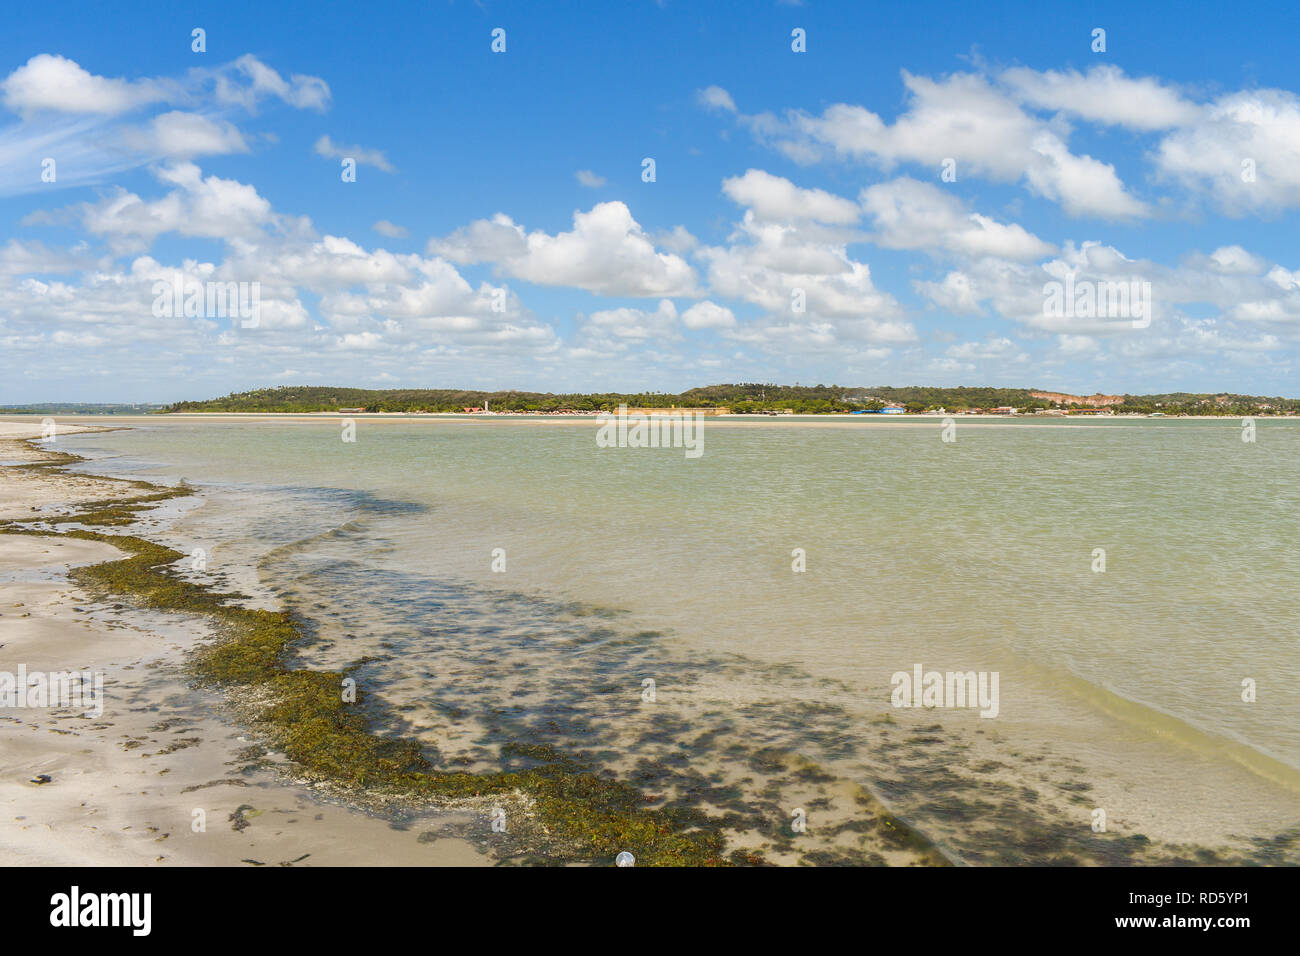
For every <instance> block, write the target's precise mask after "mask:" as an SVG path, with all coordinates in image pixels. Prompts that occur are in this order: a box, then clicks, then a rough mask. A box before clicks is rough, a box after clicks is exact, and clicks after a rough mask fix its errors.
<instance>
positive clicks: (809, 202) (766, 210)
mask: <svg viewBox="0 0 1300 956" xmlns="http://www.w3.org/2000/svg"><path fill="white" fill-rule="evenodd" d="M722 191H723V192H724V193H726V194H727V196H729V197H730V198H731V199H732V200H733V201H735V202H736V203H739V204H740V205H742V206H748V207H749V208H750V209H752V210H754V215H755V217H756V218H758V219H764V220H769V221H772V222H799V221H809V222H824V223H831V224H840V225H844V224H849V223H854V222H857V221H858V219H859V217H860V216H861V215H862V210H861V209H859V208H858V204H857V203H855V202H853V201H852V200H851V199H843V198H841V197H839V196H835V195H832V194H831V193H828V192H826V191H824V190H821V189H804V188H801V187H799V186H796V185H795V184H794V183H792V182H790V180H788V179H782V178H781V177H780V176H773V175H772V174H771V173H767V172H764V171H763V170H761V169H750V170H748V171H746V172H745V174H744V175H743V176H733V177H731V178H730V179H724V180H723V181H722Z"/></svg>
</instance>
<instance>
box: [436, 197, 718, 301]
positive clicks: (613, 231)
mask: <svg viewBox="0 0 1300 956" xmlns="http://www.w3.org/2000/svg"><path fill="white" fill-rule="evenodd" d="M429 251H430V252H434V253H437V254H438V255H442V256H446V257H447V258H448V259H450V260H452V261H453V262H457V263H462V264H469V263H475V262H492V263H494V264H495V265H496V267H497V269H498V270H499V271H500V272H502V273H504V274H505V275H510V276H514V277H515V278H519V279H524V280H526V281H528V282H534V283H537V284H538V285H561V286H574V287H576V288H579V289H586V290H587V291H588V292H595V293H599V294H601V295H616V296H618V295H621V296H693V295H695V294H696V289H695V271H694V270H693V269H692V268H691V267H690V266H689V265H688V264H687V263H686V261H685V260H684V259H682V258H681V257H680V256H677V255H673V254H671V253H662V252H658V251H656V250H655V247H654V244H653V243H652V242H651V241H650V240H649V238H647V237H646V235H645V233H644V232H643V231H642V229H641V226H640V224H638V223H637V221H636V220H635V219H633V218H632V213H631V212H630V211H629V210H628V208H627V206H625V205H624V204H623V203H621V202H603V203H598V204H597V205H595V206H593V207H592V208H591V209H590V210H589V211H587V212H575V213H574V214H573V230H572V231H571V232H562V233H558V234H556V235H551V234H548V233H546V232H542V231H540V230H538V231H535V232H530V233H525V231H524V229H523V227H522V226H519V225H516V224H515V222H514V221H513V220H511V219H510V217H509V216H506V215H504V214H501V213H498V214H497V215H496V216H494V217H493V218H492V219H491V220H485V219H480V220H478V221H476V222H474V223H471V224H470V225H469V226H467V227H465V228H462V229H458V230H457V231H456V232H454V233H452V234H451V235H450V236H447V237H446V238H444V239H433V240H431V241H430V242H429Z"/></svg>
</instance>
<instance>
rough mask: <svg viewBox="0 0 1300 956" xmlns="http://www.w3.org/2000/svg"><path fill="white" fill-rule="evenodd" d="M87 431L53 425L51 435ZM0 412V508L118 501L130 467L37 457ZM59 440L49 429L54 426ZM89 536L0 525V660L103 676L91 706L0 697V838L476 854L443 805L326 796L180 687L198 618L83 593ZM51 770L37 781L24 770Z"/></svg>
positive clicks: (87, 846) (271, 853) (105, 845)
mask: <svg viewBox="0 0 1300 956" xmlns="http://www.w3.org/2000/svg"><path fill="white" fill-rule="evenodd" d="M82 430H85V429H84V428H83V427H80V426H73V425H67V426H60V433H61V434H70V433H75V432H77V431H82ZM37 435H39V430H34V429H33V427H32V426H30V425H26V424H15V423H9V422H0V460H3V461H4V462H6V463H10V464H7V466H6V467H3V468H0V503H2V504H0V518H25V517H31V516H32V512H33V510H36V511H37V512H38V513H39V514H40V515H41V516H47V515H53V514H58V513H68V512H70V511H74V510H75V509H76V508H77V506H78V505H83V504H85V503H86V502H88V501H101V500H114V499H116V500H120V499H123V498H127V497H130V496H132V495H137V494H138V493H139V492H138V490H136V489H133V488H132V487H131V486H130V485H129V484H126V483H123V482H120V481H113V480H109V479H100V478H94V477H88V476H79V475H74V474H65V473H63V472H62V471H58V472H52V471H32V470H26V471H24V470H22V469H19V468H15V467H12V464H11V463H15V462H18V463H26V464H31V463H35V462H39V461H40V460H41V459H42V458H43V457H48V456H49V455H50V452H41V451H39V450H36V449H33V448H32V447H31V446H29V445H27V444H26V443H24V442H23V441H21V439H25V438H31V437H36V436H37ZM55 447H57V442H56V443H55ZM121 556H122V552H121V551H119V550H118V549H116V548H114V547H112V546H110V545H108V544H104V543H101V542H97V541H84V540H76V539H70V538H65V537H59V536H55V535H49V536H44V535H42V536H36V535H13V534H3V535H0V670H6V671H9V672H13V671H14V670H15V669H16V668H17V667H18V666H19V665H25V666H26V668H27V670H28V671H29V672H35V671H42V672H52V671H64V670H81V669H89V670H93V671H97V672H102V673H103V675H104V705H103V713H102V715H100V716H99V717H91V716H84V715H83V714H82V713H79V712H77V711H75V710H71V709H60V708H44V709H28V708H16V709H15V708H5V709H3V710H0V815H2V817H3V819H4V820H5V824H6V825H5V826H3V827H0V852H2V853H3V855H4V858H5V860H6V862H7V863H10V864H39V865H75V864H84V865H160V866H165V865H205V866H210V865H221V866H224V865H234V866H240V865H243V866H260V865H311V864H317V865H350V866H365V865H372V864H385V865H404V864H410V865H457V866H465V865H483V864H486V863H489V862H490V860H489V858H488V857H486V856H485V855H484V854H482V853H481V852H479V851H478V850H477V849H476V847H475V845H474V844H472V843H470V842H467V841H465V840H462V839H458V838H455V837H448V836H446V835H445V834H443V833H442V832H441V829H440V828H444V827H448V826H452V825H455V824H456V823H458V822H464V821H463V820H460V819H458V817H457V816H456V815H455V814H442V815H440V816H438V817H437V818H436V819H434V818H431V817H427V816H425V817H421V816H418V815H416V816H412V817H411V818H410V819H408V820H406V821H405V822H403V823H402V824H401V825H394V824H393V823H391V822H390V821H388V820H386V819H382V818H380V817H379V816H373V815H370V814H367V813H364V812H361V811H359V810H356V809H353V808H349V807H346V806H344V805H341V804H338V803H335V802H331V801H329V800H326V799H322V798H321V796H320V795H318V794H317V793H314V792H313V791H311V790H309V789H308V788H306V787H305V786H297V785H294V784H293V782H292V779H291V778H287V777H286V775H285V774H284V773H283V772H282V771H281V770H279V769H276V768H274V767H272V766H269V765H268V764H269V763H271V762H273V758H272V756H271V755H266V754H263V753H260V748H259V747H258V746H257V745H256V744H255V743H254V742H253V741H251V740H250V739H249V738H247V737H246V736H244V734H243V733H242V732H241V730H240V729H239V728H237V727H236V726H234V725H233V724H231V723H230V722H229V720H228V719H227V718H225V717H224V716H223V715H221V714H220V713H218V709H219V708H218V707H217V704H218V701H217V700H216V698H215V697H213V696H212V695H205V694H203V693H200V692H198V691H195V690H193V689H192V688H191V687H189V686H188V682H187V678H186V676H185V673H184V670H183V662H184V658H185V655H186V653H187V652H188V651H189V650H191V649H192V648H193V647H194V645H195V643H196V642H199V641H202V640H204V639H205V638H207V637H209V636H210V624H209V623H208V622H206V621H204V620H203V619H202V618H198V617H192V618H187V617H186V616H184V615H177V614H162V613H157V612H149V611H145V610H142V609H140V608H135V607H130V606H128V605H126V604H123V603H121V602H118V601H108V602H103V601H100V602H96V601H94V600H93V599H92V598H91V597H90V596H89V595H87V594H86V593H85V592H84V591H83V590H82V589H80V588H79V587H77V586H76V585H74V584H72V583H71V582H70V581H69V580H68V578H67V573H68V571H69V570H70V569H72V568H76V567H79V566H84V565H90V564H96V563H99V562H103V561H109V560H114V559H117V558H120V557H121ZM42 778H48V782H33V781H38V780H41V779H42Z"/></svg>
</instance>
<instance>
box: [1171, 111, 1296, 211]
mask: <svg viewBox="0 0 1300 956" xmlns="http://www.w3.org/2000/svg"><path fill="white" fill-rule="evenodd" d="M1156 164H1157V168H1158V169H1159V171H1160V172H1161V173H1162V174H1164V175H1165V176H1166V177H1167V178H1169V179H1172V180H1174V181H1176V182H1179V183H1181V184H1182V185H1184V186H1185V187H1186V188H1188V189H1190V190H1192V191H1194V192H1196V193H1200V194H1204V195H1207V196H1209V197H1210V198H1211V199H1212V200H1213V201H1214V202H1215V203H1216V205H1217V206H1218V208H1219V209H1220V210H1221V211H1222V212H1224V213H1226V214H1227V215H1230V216H1244V215H1247V214H1250V213H1265V214H1267V213H1269V212H1273V211H1276V210H1279V209H1294V208H1296V207H1298V206H1300V97H1297V96H1296V95H1295V94H1294V93H1291V92H1288V91H1285V90H1254V91H1250V92H1243V93H1234V94H1231V95H1228V96H1224V97H1222V98H1220V99H1219V100H1216V101H1215V102H1214V103H1213V104H1212V105H1211V106H1210V107H1209V108H1208V109H1207V110H1206V111H1205V112H1204V114H1203V116H1202V117H1201V118H1200V119H1199V121H1198V122H1196V123H1195V124H1193V125H1190V126H1187V127H1184V128H1181V129H1177V130H1175V131H1174V132H1172V133H1170V134H1169V135H1168V136H1166V137H1165V138H1164V140H1162V141H1161V143H1160V145H1159V147H1158V149H1157V151H1156Z"/></svg>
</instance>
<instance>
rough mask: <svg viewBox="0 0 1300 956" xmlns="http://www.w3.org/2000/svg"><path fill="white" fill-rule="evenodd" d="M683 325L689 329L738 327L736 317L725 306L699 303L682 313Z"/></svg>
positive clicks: (706, 302)
mask: <svg viewBox="0 0 1300 956" xmlns="http://www.w3.org/2000/svg"><path fill="white" fill-rule="evenodd" d="M682 324H683V325H684V326H686V327H687V328H688V329H730V328H734V327H735V325H736V316H735V314H734V313H733V312H732V311H731V310H730V309H728V308H727V307H726V306H724V305H718V304H717V303H715V302H708V301H704V302H697V303H695V304H694V305H693V306H691V307H690V308H689V309H687V310H686V311H685V312H683V313H682Z"/></svg>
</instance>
